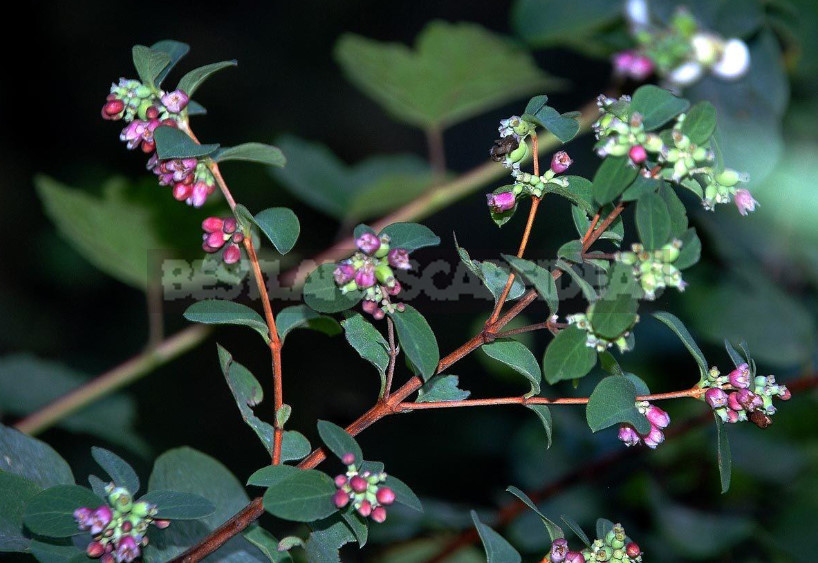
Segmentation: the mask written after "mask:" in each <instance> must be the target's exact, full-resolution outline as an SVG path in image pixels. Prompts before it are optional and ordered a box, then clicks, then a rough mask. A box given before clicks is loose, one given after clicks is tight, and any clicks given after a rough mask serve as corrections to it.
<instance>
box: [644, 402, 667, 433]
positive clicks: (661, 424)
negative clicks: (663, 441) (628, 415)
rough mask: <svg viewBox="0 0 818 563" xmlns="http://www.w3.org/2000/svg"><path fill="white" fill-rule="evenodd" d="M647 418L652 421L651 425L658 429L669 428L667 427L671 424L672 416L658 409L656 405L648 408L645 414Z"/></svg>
mask: <svg viewBox="0 0 818 563" xmlns="http://www.w3.org/2000/svg"><path fill="white" fill-rule="evenodd" d="M645 417H646V418H647V419H648V420H649V421H650V423H651V424H653V425H654V426H656V427H657V428H660V429H661V428H667V425H668V424H670V415H669V414H667V413H666V412H665V411H663V410H662V409H660V408H659V407H657V406H656V405H650V406H649V407H648V411H647V413H645Z"/></svg>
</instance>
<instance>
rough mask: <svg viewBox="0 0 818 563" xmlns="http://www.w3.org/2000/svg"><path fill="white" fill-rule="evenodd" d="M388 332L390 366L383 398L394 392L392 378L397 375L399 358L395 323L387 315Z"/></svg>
mask: <svg viewBox="0 0 818 563" xmlns="http://www.w3.org/2000/svg"><path fill="white" fill-rule="evenodd" d="M386 332H387V335H388V337H389V366H388V367H387V369H386V382H385V384H384V386H383V390H382V391H381V398H382V399H388V398H389V393H391V392H392V378H393V377H394V376H395V361H396V360H397V358H398V347H397V345H396V344H395V323H393V322H392V319H391V318H390V317H386Z"/></svg>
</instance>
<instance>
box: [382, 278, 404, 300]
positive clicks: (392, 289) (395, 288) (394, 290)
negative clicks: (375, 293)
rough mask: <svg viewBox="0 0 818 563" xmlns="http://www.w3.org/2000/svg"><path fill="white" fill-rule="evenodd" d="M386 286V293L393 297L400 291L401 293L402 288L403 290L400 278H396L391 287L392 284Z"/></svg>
mask: <svg viewBox="0 0 818 563" xmlns="http://www.w3.org/2000/svg"><path fill="white" fill-rule="evenodd" d="M385 287H386V293H388V294H389V295H391V296H393V297H394V296H395V295H397V294H398V293H400V290H401V285H400V282H399V281H398V280H394V282H393V284H392V286H391V287H390V286H385Z"/></svg>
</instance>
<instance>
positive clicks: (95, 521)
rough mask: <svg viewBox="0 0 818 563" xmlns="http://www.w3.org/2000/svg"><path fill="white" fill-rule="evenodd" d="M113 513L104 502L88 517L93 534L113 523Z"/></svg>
mask: <svg viewBox="0 0 818 563" xmlns="http://www.w3.org/2000/svg"><path fill="white" fill-rule="evenodd" d="M112 518H113V513H112V512H111V508H110V507H109V506H108V505H105V504H103V505H102V506H100V507H99V508H97V509H96V510H94V512H93V513H92V514H91V516H90V518H89V519H88V523H89V524H90V531H91V535H92V536H94V535H96V534H98V533H100V532H101V531H102V530H104V529H105V528H106V527H107V526H108V524H110V523H111V519H112Z"/></svg>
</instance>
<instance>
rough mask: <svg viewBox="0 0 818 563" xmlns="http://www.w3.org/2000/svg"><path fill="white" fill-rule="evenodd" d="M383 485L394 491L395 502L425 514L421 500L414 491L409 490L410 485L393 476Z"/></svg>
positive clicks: (388, 477) (389, 476)
mask: <svg viewBox="0 0 818 563" xmlns="http://www.w3.org/2000/svg"><path fill="white" fill-rule="evenodd" d="M383 484H384V485H385V486H387V487H389V488H390V489H392V491H393V492H394V493H395V502H399V503H400V504H402V505H404V506H408V507H409V508H411V509H413V510H417V511H418V512H423V505H422V504H421V502H420V499H419V498H418V497H417V495H416V494H415V493H414V491H412V489H410V488H409V485H407V484H406V483H404V482H403V481H401V480H400V479H398V478H397V477H395V476H393V475H388V476H387V477H386V481H384V483H383Z"/></svg>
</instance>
